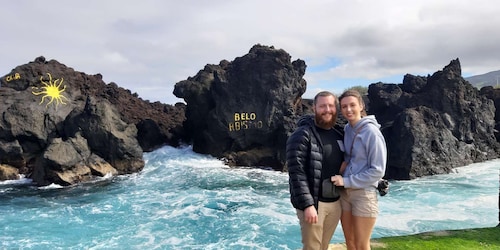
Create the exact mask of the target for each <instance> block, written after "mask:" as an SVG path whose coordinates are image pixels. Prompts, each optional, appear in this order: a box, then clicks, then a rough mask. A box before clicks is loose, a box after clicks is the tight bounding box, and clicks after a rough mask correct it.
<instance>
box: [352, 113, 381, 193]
mask: <svg viewBox="0 0 500 250" xmlns="http://www.w3.org/2000/svg"><path fill="white" fill-rule="evenodd" d="M356 133H357V134H356ZM353 144H354V145H353ZM344 146H345V152H346V155H345V161H346V162H347V168H346V169H345V171H344V173H343V177H344V187H346V188H356V189H372V188H373V189H374V188H376V187H377V183H378V181H379V180H380V178H382V177H383V176H384V174H385V168H386V163H387V147H386V144H385V139H384V136H383V135H382V133H381V132H380V124H379V123H378V122H377V120H376V119H375V116H373V115H369V116H365V117H363V118H361V120H359V121H358V123H356V125H354V127H351V125H350V124H349V123H348V124H346V125H345V136H344ZM351 149H352V152H351Z"/></svg>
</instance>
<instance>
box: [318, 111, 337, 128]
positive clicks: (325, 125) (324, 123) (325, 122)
mask: <svg viewBox="0 0 500 250" xmlns="http://www.w3.org/2000/svg"><path fill="white" fill-rule="evenodd" d="M323 114H325V113H323ZM323 114H318V113H316V114H314V119H315V121H316V124H317V125H318V126H319V127H321V128H333V126H334V125H335V122H336V121H337V116H336V115H335V113H331V115H332V119H331V120H329V121H328V120H324V119H323V118H322V117H321V116H322V115H323Z"/></svg>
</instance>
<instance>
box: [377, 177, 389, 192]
mask: <svg viewBox="0 0 500 250" xmlns="http://www.w3.org/2000/svg"><path fill="white" fill-rule="evenodd" d="M377 190H378V192H379V193H380V196H384V195H386V194H387V193H388V192H389V181H387V180H385V179H380V181H378V186H377Z"/></svg>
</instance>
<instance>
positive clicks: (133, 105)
mask: <svg viewBox="0 0 500 250" xmlns="http://www.w3.org/2000/svg"><path fill="white" fill-rule="evenodd" d="M0 83H1V87H0V89H1V90H2V91H0V114H1V115H2V116H1V117H2V119H1V120H0V164H1V165H0V166H2V167H4V166H8V167H9V169H11V168H15V169H17V174H23V175H25V176H27V177H29V178H32V179H33V181H34V182H35V183H36V184H37V185H48V184H50V183H56V184H61V185H71V184H75V183H78V182H81V181H87V180H90V179H92V178H94V177H96V176H104V175H106V174H127V173H134V172H138V171H140V170H141V169H142V168H143V167H144V160H143V158H142V154H143V151H151V150H154V149H156V148H158V147H160V146H162V145H167V144H168V145H178V144H179V140H180V137H181V135H182V122H183V120H184V106H183V105H178V106H175V107H174V106H170V105H164V104H160V103H158V102H157V103H149V101H143V100H142V99H140V98H138V97H137V95H136V94H131V93H130V91H128V90H124V89H122V88H120V87H118V86H117V85H116V84H115V83H110V84H105V83H104V82H103V81H102V76H101V75H100V74H97V75H86V74H84V73H81V72H76V71H74V70H73V69H72V68H68V67H66V66H65V65H63V64H61V63H59V62H57V61H55V60H50V61H46V60H45V58H43V57H38V58H36V59H35V61H34V62H30V63H28V64H25V65H21V66H18V67H16V68H14V69H13V70H12V71H11V72H10V73H9V74H7V75H5V76H4V77H2V78H1V79H0ZM151 138H155V139H151ZM4 169H7V168H6V167H4ZM8 178H12V174H11V175H10V177H8Z"/></svg>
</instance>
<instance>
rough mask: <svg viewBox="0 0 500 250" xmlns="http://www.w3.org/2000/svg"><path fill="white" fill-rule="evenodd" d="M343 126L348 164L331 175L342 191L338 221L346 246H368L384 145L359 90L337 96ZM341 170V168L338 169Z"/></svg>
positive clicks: (385, 149) (385, 153) (376, 123)
mask: <svg viewBox="0 0 500 250" xmlns="http://www.w3.org/2000/svg"><path fill="white" fill-rule="evenodd" d="M339 101H340V110H341V112H342V115H343V116H344V118H346V119H347V121H348V124H346V126H345V136H344V145H345V146H344V147H345V152H346V155H345V161H346V163H347V166H346V167H345V169H344V170H343V172H341V173H342V176H341V175H335V176H332V178H331V180H332V182H333V183H334V184H335V185H336V186H344V188H345V189H344V191H343V193H342V194H341V205H342V216H341V223H342V229H343V231H344V236H345V240H346V245H347V249H356V250H361V249H370V237H371V233H372V231H373V227H374V226H375V221H376V219H377V216H378V199H377V189H376V188H377V184H378V181H379V180H380V179H381V178H382V177H383V176H384V173H385V167H386V161H387V148H386V144H385V140H384V137H383V135H382V133H381V132H380V124H379V123H378V122H377V120H376V119H375V116H372V115H370V116H367V115H366V111H365V104H364V102H363V99H362V97H361V95H360V94H359V92H358V91H355V90H348V91H346V92H344V93H343V94H342V95H341V96H340V97H339ZM341 171H342V170H341Z"/></svg>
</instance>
